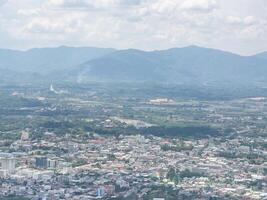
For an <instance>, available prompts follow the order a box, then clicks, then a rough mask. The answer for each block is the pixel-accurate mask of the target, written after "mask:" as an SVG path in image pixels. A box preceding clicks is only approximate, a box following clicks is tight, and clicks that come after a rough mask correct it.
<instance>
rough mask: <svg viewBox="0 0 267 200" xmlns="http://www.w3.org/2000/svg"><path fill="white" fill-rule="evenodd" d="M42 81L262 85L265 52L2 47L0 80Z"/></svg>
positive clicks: (266, 75)
mask: <svg viewBox="0 0 267 200" xmlns="http://www.w3.org/2000/svg"><path fill="white" fill-rule="evenodd" d="M30 75H32V76H33V77H38V76H40V77H43V78H44V79H46V78H47V77H49V78H50V79H55V80H69V81H76V82H77V81H78V82H87V81H101V82H158V83H161V82H162V83H174V84H183V83H187V84H190V83H194V84H214V83H216V84H223V83H228V84H229V83H230V84H265V83H266V82H267V52H263V53H260V54H257V55H253V56H241V55H237V54H233V53H230V52H225V51H221V50H216V49H209V48H203V47H198V46H188V47H183V48H172V49H167V50H160V51H141V50H137V49H127V50H115V49H110V48H94V47H79V48H74V47H66V46H61V47H57V48H35V49H30V50H28V51H16V50H7V49H0V79H3V80H8V79H10V77H12V76H15V77H25V78H26V79H30Z"/></svg>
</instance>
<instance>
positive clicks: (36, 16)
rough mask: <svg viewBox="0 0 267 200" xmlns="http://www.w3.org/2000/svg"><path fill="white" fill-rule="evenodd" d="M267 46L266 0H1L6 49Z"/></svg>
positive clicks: (243, 50) (246, 51)
mask: <svg viewBox="0 0 267 200" xmlns="http://www.w3.org/2000/svg"><path fill="white" fill-rule="evenodd" d="M59 45H71V46H98V47H113V48H118V49H125V48H139V49H144V50H152V49H166V48H170V47H182V46H187V45H199V46H205V47H212V48H218V49H223V50H228V51H232V52H235V53H239V54H243V55H250V54H254V53H257V52H261V51H267V1H266V0H0V48H11V49H28V48H32V47H43V46H59Z"/></svg>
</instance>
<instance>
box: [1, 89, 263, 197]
mask: <svg viewBox="0 0 267 200" xmlns="http://www.w3.org/2000/svg"><path fill="white" fill-rule="evenodd" d="M203 90H204V89H201V88H198V90H196V91H190V90H188V89H186V88H183V87H178V88H177V87H166V88H164V87H161V86H153V87H152V86H144V85H143V86H141V87H140V86H138V85H133V86H128V85H127V84H123V86H122V85H119V84H118V85H115V86H114V85H113V86H110V85H108V84H87V85H70V84H69V85H68V84H66V85H60V84H51V85H50V84H44V85H42V86H38V87H37V86H33V85H23V86H14V85H9V86H7V85H5V86H1V87H0V105H1V106H0V138H1V140H0V199H3V200H11V199H15V200H30V199H32V200H39V199H40V200H56V199H66V200H88V199H114V200H119V199H126V200H127V199H129V200H135V199H136V200H137V199H143V200H176V199H178V200H179V199H181V200H182V199H185V200H186V199H188V200H191V199H199V200H206V199H207V200H239V199H240V200H241V199H242V200H243V199H246V200H254V199H256V200H257V199H259V200H262V199H263V200H264V199H267V162H266V161H267V124H266V120H267V98H265V97H264V96H260V95H255V94H256V93H257V91H256V90H251V92H248V91H247V93H246V94H243V93H242V92H241V91H239V90H238V89H236V90H235V89H233V90H232V93H228V94H225V93H224V90H221V93H220V94H215V93H213V91H212V90H211V91H205V92H203ZM199 91H202V92H199ZM218 91H219V90H218ZM265 92H266V91H265ZM192 93H194V94H192ZM260 93H261V92H258V93H257V94H260Z"/></svg>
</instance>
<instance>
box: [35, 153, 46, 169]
mask: <svg viewBox="0 0 267 200" xmlns="http://www.w3.org/2000/svg"><path fill="white" fill-rule="evenodd" d="M35 167H37V168H41V169H46V168H47V167H48V160H47V157H44V156H40V157H36V158H35Z"/></svg>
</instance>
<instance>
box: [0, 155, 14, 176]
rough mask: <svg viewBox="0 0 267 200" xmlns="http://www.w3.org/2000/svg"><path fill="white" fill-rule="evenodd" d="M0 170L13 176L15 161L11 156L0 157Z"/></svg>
mask: <svg viewBox="0 0 267 200" xmlns="http://www.w3.org/2000/svg"><path fill="white" fill-rule="evenodd" d="M0 169H1V170H3V171H6V172H7V173H8V174H13V173H15V171H16V159H15V158H14V157H13V155H12V154H2V155H0Z"/></svg>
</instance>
